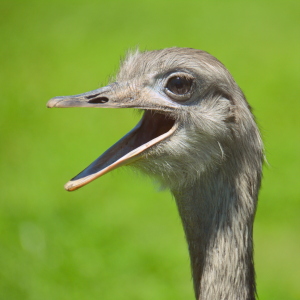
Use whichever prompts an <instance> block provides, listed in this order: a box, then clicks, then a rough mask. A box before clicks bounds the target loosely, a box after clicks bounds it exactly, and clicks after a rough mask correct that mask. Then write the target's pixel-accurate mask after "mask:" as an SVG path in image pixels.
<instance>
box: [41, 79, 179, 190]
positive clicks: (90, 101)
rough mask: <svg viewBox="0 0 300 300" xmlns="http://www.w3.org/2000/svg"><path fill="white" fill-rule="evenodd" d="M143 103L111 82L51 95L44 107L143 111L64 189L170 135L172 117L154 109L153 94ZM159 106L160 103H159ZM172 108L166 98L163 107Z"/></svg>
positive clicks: (137, 156)
mask: <svg viewBox="0 0 300 300" xmlns="http://www.w3.org/2000/svg"><path fill="white" fill-rule="evenodd" d="M150 98H151V99H152V100H151V99H150V100H149V101H147V102H146V103H145V101H140V99H135V97H132V96H130V95H126V94H125V93H120V91H119V92H118V89H116V88H115V87H114V84H112V85H108V86H106V87H103V88H99V89H97V90H93V91H90V92H87V93H83V94H79V95H74V96H61V97H55V98H52V99H50V100H49V101H48V103H47V107H49V108H53V107H104V108H121V107H123V108H126V107H127V108H128V107H134V108H139V109H144V110H145V113H144V115H143V117H142V119H141V120H140V122H139V123H138V124H137V125H136V126H135V127H134V128H133V129H132V130H131V131H130V132H129V133H127V134H126V135H125V136H124V137H123V138H121V139H120V140H119V141H118V142H117V143H115V144H114V145H113V146H112V147H110V148H109V149H108V150H107V151H106V152H104V153H103V154H102V155H101V156H100V157H98V158H97V159H96V160H95V161H94V162H93V163H92V164H90V165H89V166H88V167H87V168H86V169H85V170H83V171H82V172H80V173H79V174H78V175H77V176H75V177H74V178H72V179H71V180H70V181H69V182H68V183H67V184H66V185H65V189H66V190H68V191H73V190H76V189H78V188H80V187H82V186H84V185H86V184H87V183H89V182H91V181H93V180H94V179H96V178H98V177H100V176H102V175H104V174H106V173H108V172H109V171H111V170H113V169H115V168H117V167H120V166H123V165H126V164H130V163H132V162H133V161H135V160H137V159H140V158H141V154H142V153H143V152H144V151H146V150H147V149H149V148H150V147H152V146H153V145H155V144H157V143H158V142H160V141H162V140H164V139H166V138H167V137H169V136H171V135H172V134H173V133H174V132H175V130H176V129H177V127H178V126H177V123H176V122H175V120H174V119H172V118H170V117H168V116H167V115H166V114H164V113H161V112H160V111H157V112H156V111H155V110H156V107H157V106H155V102H156V101H158V99H156V97H150ZM160 107H161V106H160ZM171 109H174V107H172V104H169V103H167V102H166V108H165V110H167V111H168V110H171Z"/></svg>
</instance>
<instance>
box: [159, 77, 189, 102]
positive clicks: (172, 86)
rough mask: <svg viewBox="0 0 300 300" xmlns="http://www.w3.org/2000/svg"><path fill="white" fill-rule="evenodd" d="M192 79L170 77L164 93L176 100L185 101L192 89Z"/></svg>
mask: <svg viewBox="0 0 300 300" xmlns="http://www.w3.org/2000/svg"><path fill="white" fill-rule="evenodd" d="M193 83H194V79H193V78H192V77H190V76H186V75H182V74H175V75H173V76H171V77H170V78H169V79H168V81H167V83H166V85H165V93H166V94H167V95H169V96H170V97H172V98H175V99H176V100H187V98H189V97H190V95H191V92H192V88H193Z"/></svg>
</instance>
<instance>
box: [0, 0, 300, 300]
mask: <svg viewBox="0 0 300 300" xmlns="http://www.w3.org/2000/svg"><path fill="white" fill-rule="evenodd" d="M0 12H1V18H0V26H1V27H0V35H1V36H0V37H1V45H0V55H1V56H0V59H1V61H0V85H1V88H0V101H1V110H0V123H1V126H0V130H1V147H0V151H1V153H0V165H1V168H0V175H1V182H0V193H1V195H0V200H1V201H0V230H1V235H0V299H5V300H6V299H8V300H10V299H12V300H14V299H22V300H27V299H28V300H40V299H43V300H47V299H49V300H50V299H51V300H52V299H66V300H67V299H72V300H76V299H81V300H83V299H103V300H105V299H131V300H132V299H145V300H147V299H149V300H150V299H172V300H174V299H193V291H192V282H191V275H190V270H189V258H188V253H187V247H186V243H185V240H184V235H183V231H182V228H181V224H180V219H179V217H178V214H177V210H176V207H175V203H174V200H173V199H172V197H171V196H170V194H169V192H168V191H163V192H158V191H156V189H155V187H153V184H152V183H151V180H149V179H147V178H145V177H143V176H140V175H136V174H134V173H133V171H131V170H128V169H126V168H125V169H120V170H116V171H114V172H112V173H111V174H108V175H105V176H104V177H103V178H100V179H98V180H96V181H95V182H93V183H91V184H90V185H88V186H86V187H84V188H83V189H81V190H79V191H76V192H73V193H68V192H66V191H64V189H63V184H64V183H65V182H67V181H68V180H69V179H70V178H71V177H73V176H74V175H76V174H77V173H78V172H79V171H81V170H82V169H83V168H84V167H86V166H87V165H88V164H89V163H90V162H92V161H93V160H94V159H95V158H96V157H97V156H98V155H100V154H101V153H102V152H103V151H104V150H106V149H107V148H108V147H109V146H110V145H112V144H113V143H114V142H115V141H117V140H118V139H119V138H120V137H121V136H123V135H124V134H125V133H126V132H127V131H128V130H129V129H131V128H132V127H133V126H134V125H135V124H136V123H137V121H138V119H139V116H138V115H136V114H135V113H133V112H132V110H108V109H107V110H105V109H103V110H101V109H79V108H78V109H51V110H50V109H47V108H46V102H47V100H48V99H50V98H51V97H54V96H58V95H70V94H77V93H82V92H85V91H89V90H92V89H96V88H98V87H99V86H101V85H102V84H106V82H107V80H108V78H109V76H110V75H113V74H114V73H115V71H116V70H117V68H118V64H119V59H120V57H121V56H123V55H124V53H125V51H126V50H127V49H128V48H135V47H136V46H139V47H140V49H142V50H146V49H148V50H151V49H160V48H165V47H170V46H181V47H192V48H199V49H203V50H206V51H208V52H210V53H211V54H213V55H214V56H216V57H217V58H218V59H220V60H221V61H222V62H223V63H224V64H225V65H226V66H227V67H228V69H229V70H230V72H231V73H232V74H233V76H234V78H235V79H236V81H237V82H238V84H239V85H240V86H241V88H242V89H243V91H244V92H245V94H246V96H247V98H248V100H249V102H250V104H251V106H252V107H253V108H254V113H255V115H256V116H257V120H258V123H259V125H260V128H261V130H262V134H263V137H264V141H265V147H266V154H267V158H268V162H269V165H266V166H265V168H264V180H263V185H262V190H261V193H260V199H259V206H258V212H257V217H256V220H255V233H254V236H255V262H256V270H257V285H258V294H259V296H260V299H270V300H277V299H278V300H289V299H300V286H299V282H300V235H299V231H300V217H299V214H300V189H299V185H300V183H299V169H300V168H299V167H300V165H299V153H300V140H299V129H300V126H299V125H300V122H299V117H300V104H299V103H300V102H299V94H300V88H299V87H300V84H299V82H300V63H299V62H300V59H299V53H300V40H299V38H300V18H299V16H300V1H298V0H297V1H286V0H285V1H175V0H173V1H165V0H162V1H148V0H147V1H91V0H88V1H62V0H60V1H53V0H52V1H50V0H49V1H30V0H27V1H1V4H0Z"/></svg>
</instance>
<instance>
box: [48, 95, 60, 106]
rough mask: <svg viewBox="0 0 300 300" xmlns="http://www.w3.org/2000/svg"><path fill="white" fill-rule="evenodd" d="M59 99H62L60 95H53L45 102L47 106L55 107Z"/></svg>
mask: <svg viewBox="0 0 300 300" xmlns="http://www.w3.org/2000/svg"><path fill="white" fill-rule="evenodd" d="M60 101H62V97H54V98H52V99H50V100H49V101H48V102H47V107H48V108H53V107H56V106H57V104H58V103H59V102H60Z"/></svg>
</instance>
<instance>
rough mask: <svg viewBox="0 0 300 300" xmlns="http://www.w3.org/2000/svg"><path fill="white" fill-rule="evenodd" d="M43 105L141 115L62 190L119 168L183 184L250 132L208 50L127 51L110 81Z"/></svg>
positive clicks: (246, 114)
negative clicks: (122, 110) (136, 111)
mask: <svg viewBox="0 0 300 300" xmlns="http://www.w3.org/2000/svg"><path fill="white" fill-rule="evenodd" d="M47 106H48V107H50V108H52V107H101V108H135V109H141V110H143V111H144V113H143V116H142V118H141V120H140V122H139V123H138V124H137V125H136V126H135V127H134V128H133V129H132V130H131V131H130V132H129V133H127V134H126V135H125V136H124V137H123V138H121V139H120V140H119V141H118V142H117V143H115V144H114V145H113V146H112V147H111V148H109V149H108V150H107V151H106V152H104V153H103V154H102V155H101V156H100V157H99V158H97V159H96V160H95V161H94V162H93V163H92V164H91V165H89V166H88V167H87V168H86V169H85V170H83V171H82V172H81V173H79V174H78V175H77V176H75V177H74V178H73V179H71V180H70V181H69V182H68V183H67V184H66V185H65V188H66V189H67V190H69V191H72V190H75V189H78V188H80V187H82V186H83V185H85V184H87V183H89V182H91V181H92V180H94V179H96V178H98V177H100V176H102V175H104V174H105V173H107V172H109V171H111V170H113V169H115V168H117V167H120V166H123V165H132V166H135V167H137V168H139V169H141V170H142V171H144V172H146V173H150V174H151V175H153V176H154V177H156V178H158V179H159V180H160V181H162V183H163V184H166V185H168V186H171V187H172V185H173V186H175V185H178V184H179V185H187V184H190V183H192V182H193V181H194V180H195V178H198V177H199V176H201V174H204V173H205V172H206V171H207V170H210V169H211V168H217V167H219V166H220V165H222V163H223V161H226V159H228V156H230V155H233V154H232V153H230V149H232V145H234V143H235V142H236V139H237V138H239V137H241V136H244V135H247V132H248V133H249V128H250V129H251V128H256V127H255V122H254V120H253V116H252V114H251V112H250V109H249V106H248V104H247V102H246V100H245V98H244V96H243V93H242V92H241V90H240V89H239V87H238V86H237V84H236V83H235V81H234V80H233V78H232V76H231V75H230V73H229V72H228V71H227V69H226V68H225V67H224V66H223V65H222V64H221V63H220V62H219V61H218V60H217V59H216V58H215V57H213V56H212V55H210V54H208V53H207V52H204V51H201V50H195V49H190V48H168V49H163V50H155V51H146V52H139V51H135V52H132V53H129V54H128V55H127V57H126V59H125V60H124V61H123V63H122V65H121V68H120V70H119V72H118V74H117V76H116V81H115V82H113V83H110V84H109V85H107V86H105V87H102V88H99V89H96V90H93V91H90V92H87V93H83V94H80V95H74V96H62V97H55V98H52V99H51V100H49V102H48V103H47ZM245 119H246V120H247V122H245ZM253 126H254V127H253Z"/></svg>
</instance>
